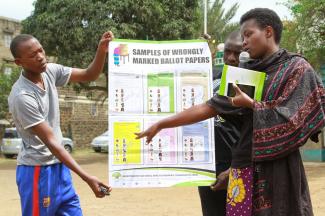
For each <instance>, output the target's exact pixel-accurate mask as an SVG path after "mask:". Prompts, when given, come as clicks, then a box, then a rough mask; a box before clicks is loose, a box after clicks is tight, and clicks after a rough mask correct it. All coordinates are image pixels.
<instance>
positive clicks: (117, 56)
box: [113, 44, 130, 66]
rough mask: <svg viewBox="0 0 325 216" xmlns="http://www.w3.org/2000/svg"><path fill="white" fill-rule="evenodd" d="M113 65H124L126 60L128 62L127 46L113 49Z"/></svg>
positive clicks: (120, 45) (121, 45)
mask: <svg viewBox="0 0 325 216" xmlns="http://www.w3.org/2000/svg"><path fill="white" fill-rule="evenodd" d="M113 56H114V65H115V66H120V65H121V64H122V63H123V64H125V61H126V58H127V62H129V61H130V55H129V48H128V45H127V44H119V45H118V46H117V47H116V48H115V49H114V53H113Z"/></svg>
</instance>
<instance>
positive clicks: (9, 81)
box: [0, 64, 20, 122]
mask: <svg viewBox="0 0 325 216" xmlns="http://www.w3.org/2000/svg"><path fill="white" fill-rule="evenodd" d="M8 66H9V65H6V64H3V65H2V66H1V67H0V69H1V70H0V119H6V120H8V121H9V122H10V117H9V113H8V110H9V109H8V96H9V94H10V91H11V87H12V86H13V84H14V83H15V82H16V80H17V79H18V77H19V75H20V72H19V68H17V67H12V69H13V71H12V73H10V74H5V73H4V72H3V71H4V70H3V69H4V67H8Z"/></svg>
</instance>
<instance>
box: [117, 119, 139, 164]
mask: <svg viewBox="0 0 325 216" xmlns="http://www.w3.org/2000/svg"><path fill="white" fill-rule="evenodd" d="M113 127H114V164H140V163H141V154H140V151H141V140H139V139H135V135H134V133H136V132H139V131H140V123H139V122H115V123H114V126H113Z"/></svg>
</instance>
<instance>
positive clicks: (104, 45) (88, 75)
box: [69, 31, 114, 82]
mask: <svg viewBox="0 0 325 216" xmlns="http://www.w3.org/2000/svg"><path fill="white" fill-rule="evenodd" d="M113 38H114V35H113V33H112V32H111V31H108V32H105V33H104V34H103V35H102V38H101V39H100V41H99V43H98V48H97V52H96V55H95V58H94V60H93V61H92V62H91V64H90V65H89V66H88V68H86V69H80V68H73V69H72V72H71V76H70V80H69V82H89V81H94V80H96V79H97V78H98V77H99V75H100V73H101V72H102V71H103V68H104V64H105V59H106V55H107V52H108V44H109V42H110V41H112V40H113Z"/></svg>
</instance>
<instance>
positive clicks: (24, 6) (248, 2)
mask: <svg viewBox="0 0 325 216" xmlns="http://www.w3.org/2000/svg"><path fill="white" fill-rule="evenodd" d="M34 1H35V0H0V5H1V7H0V16H4V17H9V18H14V19H18V20H23V19H25V18H26V17H28V16H29V15H30V14H31V13H32V11H33V10H34V7H33V2H34ZM284 1H285V0H226V1H225V4H224V6H225V8H226V9H228V8H230V7H231V5H233V4H234V3H236V2H238V3H239V4H240V5H239V9H238V11H237V14H236V15H235V17H234V18H233V20H232V21H234V22H236V21H239V19H240V17H241V15H243V14H244V13H245V12H246V11H248V10H250V9H252V8H255V7H266V8H271V9H273V10H275V12H277V13H278V15H279V16H280V17H281V19H291V14H290V13H289V11H288V9H287V8H286V7H285V6H283V5H281V4H279V3H281V2H284Z"/></svg>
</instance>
